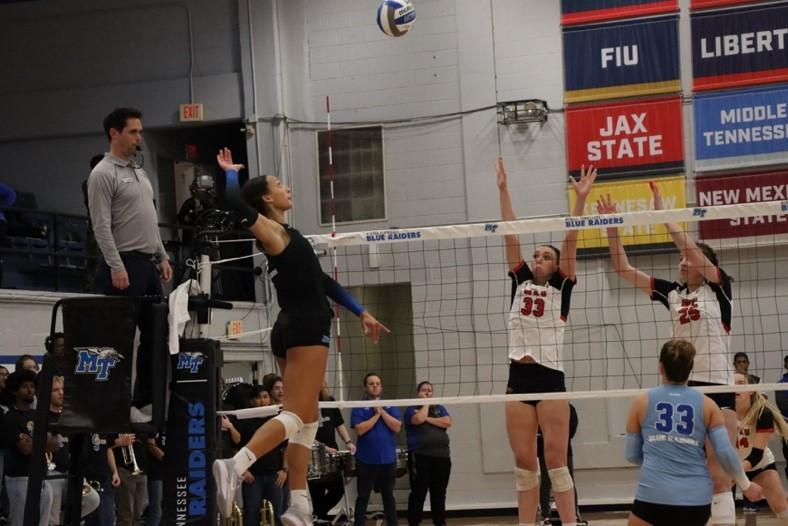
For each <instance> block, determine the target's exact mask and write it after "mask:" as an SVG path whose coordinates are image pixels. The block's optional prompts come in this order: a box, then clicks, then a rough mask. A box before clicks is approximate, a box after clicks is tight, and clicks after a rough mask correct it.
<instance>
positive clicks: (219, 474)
mask: <svg viewBox="0 0 788 526" xmlns="http://www.w3.org/2000/svg"><path fill="white" fill-rule="evenodd" d="M234 466H235V461H234V460H233V459H231V458H222V459H218V460H214V462H213V479H214V481H215V482H216V507H217V508H219V513H220V514H221V515H222V517H224V518H226V519H229V518H230V516H231V515H232V513H233V504H235V495H236V494H237V493H238V488H240V487H241V481H242V480H243V479H242V478H241V477H239V476H238V475H236V474H235V469H234Z"/></svg>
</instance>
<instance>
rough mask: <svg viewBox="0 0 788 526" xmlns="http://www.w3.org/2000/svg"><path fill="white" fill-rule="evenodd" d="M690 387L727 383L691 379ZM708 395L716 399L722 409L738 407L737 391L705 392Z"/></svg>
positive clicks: (715, 401)
mask: <svg viewBox="0 0 788 526" xmlns="http://www.w3.org/2000/svg"><path fill="white" fill-rule="evenodd" d="M687 385H688V386H690V387H703V386H705V385H725V384H711V383H709V382H696V381H695V380H690V381H689V382H687ZM704 394H706V396H708V397H709V398H711V399H712V400H714V403H716V404H717V405H718V406H720V409H736V393H704Z"/></svg>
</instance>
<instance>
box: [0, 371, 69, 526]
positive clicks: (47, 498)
mask: <svg viewBox="0 0 788 526" xmlns="http://www.w3.org/2000/svg"><path fill="white" fill-rule="evenodd" d="M6 390H7V391H8V392H9V394H10V395H11V398H12V399H13V404H12V405H11V407H10V408H9V409H8V413H6V414H5V416H4V417H3V422H2V424H0V440H1V441H2V445H3V447H5V448H7V449H8V456H7V457H6V466H5V484H6V490H7V491H8V500H9V503H10V510H9V519H10V521H11V522H10V526H22V519H23V517H24V510H25V500H26V498H27V479H28V473H30V456H31V455H32V453H33V436H32V435H33V423H34V421H35V410H34V409H33V401H34V400H35V396H36V373H34V372H33V371H30V370H28V369H24V368H19V369H17V370H16V371H14V372H13V373H11V374H10V375H8V379H7V380H6ZM56 447H57V440H56V439H55V438H54V437H52V436H51V435H49V436H48V438H47V452H49V453H51V452H52V451H54V450H55V449H56ZM51 508H52V489H51V486H50V485H49V484H48V483H47V482H44V483H43V484H42V487H41V495H40V501H39V513H40V514H41V515H40V520H39V526H47V525H48V524H49V514H50V511H51Z"/></svg>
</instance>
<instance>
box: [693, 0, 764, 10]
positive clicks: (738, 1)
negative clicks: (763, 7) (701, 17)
mask: <svg viewBox="0 0 788 526" xmlns="http://www.w3.org/2000/svg"><path fill="white" fill-rule="evenodd" d="M764 1H767V0H691V2H690V9H709V8H712V7H726V6H732V5H742V4H758V3H763V2H764Z"/></svg>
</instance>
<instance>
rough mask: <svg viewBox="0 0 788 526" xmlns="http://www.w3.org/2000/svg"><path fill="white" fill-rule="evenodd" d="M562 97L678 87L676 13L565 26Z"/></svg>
mask: <svg viewBox="0 0 788 526" xmlns="http://www.w3.org/2000/svg"><path fill="white" fill-rule="evenodd" d="M563 40H564V89H565V90H566V93H565V94H564V100H565V101H566V103H568V104H571V103H575V102H587V101H594V100H603V99H614V98H621V97H634V96H639V95H655V94H660V93H676V92H678V91H679V90H680V89H681V82H680V76H679V75H680V74H679V38H678V17H674V16H671V17H669V18H664V17H663V18H657V19H652V20H647V21H636V22H626V23H620V22H619V23H615V24H603V25H598V26H593V27H585V28H570V29H565V30H564V34H563Z"/></svg>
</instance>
